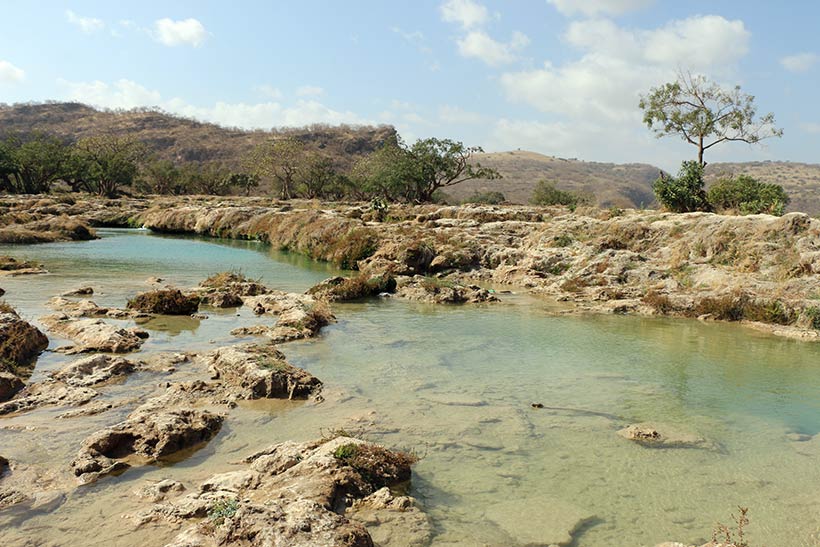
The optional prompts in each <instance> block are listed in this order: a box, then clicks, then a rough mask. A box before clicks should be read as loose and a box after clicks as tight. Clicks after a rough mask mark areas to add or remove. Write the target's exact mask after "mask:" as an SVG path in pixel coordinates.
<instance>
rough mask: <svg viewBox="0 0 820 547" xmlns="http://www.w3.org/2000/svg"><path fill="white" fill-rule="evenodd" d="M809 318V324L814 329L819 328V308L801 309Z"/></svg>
mask: <svg viewBox="0 0 820 547" xmlns="http://www.w3.org/2000/svg"><path fill="white" fill-rule="evenodd" d="M803 313H804V314H805V316H806V317H807V318H808V320H809V325H811V328H813V329H815V330H820V308H816V307H810V308H806V309H805V310H803Z"/></svg>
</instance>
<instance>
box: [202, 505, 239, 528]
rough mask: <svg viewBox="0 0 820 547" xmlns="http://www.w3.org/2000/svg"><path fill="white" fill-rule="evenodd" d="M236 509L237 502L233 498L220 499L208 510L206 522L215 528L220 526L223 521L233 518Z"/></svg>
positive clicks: (237, 506)
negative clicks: (209, 522) (208, 521)
mask: <svg viewBox="0 0 820 547" xmlns="http://www.w3.org/2000/svg"><path fill="white" fill-rule="evenodd" d="M238 509H239V502H238V501H237V500H236V499H235V498H222V499H220V500H217V501H215V502H214V504H213V505H211V507H210V509H208V520H210V521H211V522H212V523H213V524H214V525H216V526H221V525H222V524H223V523H224V522H225V519H229V518H233V516H234V515H236V511H237V510H238Z"/></svg>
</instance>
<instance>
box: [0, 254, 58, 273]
mask: <svg viewBox="0 0 820 547" xmlns="http://www.w3.org/2000/svg"><path fill="white" fill-rule="evenodd" d="M44 273H48V270H46V269H45V268H43V266H42V265H41V264H35V263H34V262H29V261H27V260H23V261H20V260H17V259H16V258H13V257H11V256H0V275H9V276H14V275H32V274H44Z"/></svg>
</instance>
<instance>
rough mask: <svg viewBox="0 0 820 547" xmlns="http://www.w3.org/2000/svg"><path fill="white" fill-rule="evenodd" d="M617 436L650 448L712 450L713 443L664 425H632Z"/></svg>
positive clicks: (620, 431) (694, 434)
mask: <svg viewBox="0 0 820 547" xmlns="http://www.w3.org/2000/svg"><path fill="white" fill-rule="evenodd" d="M618 435H620V436H621V437H623V438H624V439H628V440H630V441H633V442H636V443H638V444H640V445H642V446H647V447H651V448H706V449H711V448H714V445H713V443H711V442H710V441H708V440H707V439H704V438H703V437H701V436H700V435H697V434H696V433H692V432H689V431H683V430H681V429H679V428H676V427H674V426H670V425H664V424H652V423H639V424H632V425H629V426H627V427H625V428H623V429H621V430H619V431H618Z"/></svg>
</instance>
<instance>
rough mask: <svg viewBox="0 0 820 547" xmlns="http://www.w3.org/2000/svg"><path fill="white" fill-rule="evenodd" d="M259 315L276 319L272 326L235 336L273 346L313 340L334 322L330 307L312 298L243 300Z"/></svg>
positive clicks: (268, 296) (239, 331)
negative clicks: (255, 338) (265, 340)
mask: <svg viewBox="0 0 820 547" xmlns="http://www.w3.org/2000/svg"><path fill="white" fill-rule="evenodd" d="M243 301H244V303H245V305H246V306H248V307H250V308H252V309H253V311H254V313H256V314H257V315H275V316H276V317H277V321H276V324H275V325H273V326H268V325H259V326H254V327H244V328H239V329H234V330H233V331H231V334H233V335H234V336H267V337H268V338H270V339H271V340H272V341H273V342H274V343H282V342H287V341H290V340H299V339H301V338H310V337H312V336H314V335H316V333H318V332H319V329H321V328H322V327H324V326H325V325H327V324H329V323H330V322H332V321H334V320H335V317H334V316H333V313H332V312H331V310H330V306H328V305H327V303H325V302H324V301H323V300H316V299H314V298H313V297H312V296H310V295H304V294H294V293H286V292H282V291H272V292H271V293H269V294H264V295H260V296H249V297H245V298H243Z"/></svg>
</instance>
